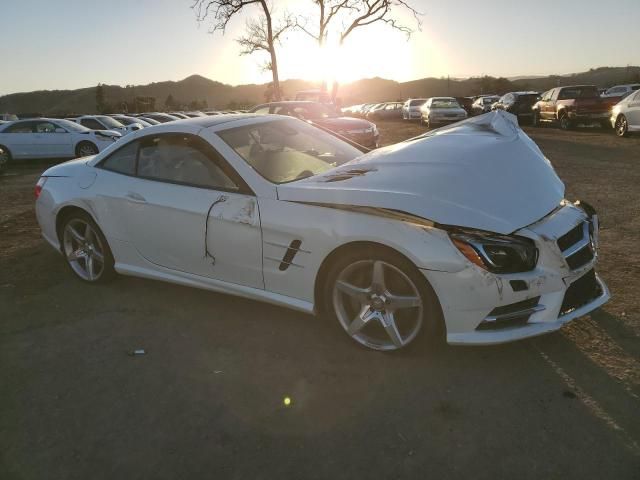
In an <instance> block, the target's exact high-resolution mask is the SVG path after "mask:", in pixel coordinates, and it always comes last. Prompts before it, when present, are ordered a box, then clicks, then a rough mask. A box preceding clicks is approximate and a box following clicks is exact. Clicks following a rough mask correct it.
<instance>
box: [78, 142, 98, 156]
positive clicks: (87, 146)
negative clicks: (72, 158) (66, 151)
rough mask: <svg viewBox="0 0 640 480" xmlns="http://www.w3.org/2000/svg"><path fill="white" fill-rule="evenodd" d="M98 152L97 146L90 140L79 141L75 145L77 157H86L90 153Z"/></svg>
mask: <svg viewBox="0 0 640 480" xmlns="http://www.w3.org/2000/svg"><path fill="white" fill-rule="evenodd" d="M97 153H98V147H96V146H95V144H93V143H91V142H87V141H85V142H80V143H79V144H78V146H77V147H76V155H77V156H78V157H88V156H90V155H96V154H97Z"/></svg>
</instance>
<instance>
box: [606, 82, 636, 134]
mask: <svg viewBox="0 0 640 480" xmlns="http://www.w3.org/2000/svg"><path fill="white" fill-rule="evenodd" d="M611 126H612V127H613V128H614V129H615V131H616V135H618V136H619V137H626V136H627V135H628V134H629V133H631V132H640V90H638V91H636V92H633V93H632V94H631V95H629V96H627V97H625V98H624V99H622V100H620V102H618V103H617V104H616V105H614V107H613V108H612V109H611Z"/></svg>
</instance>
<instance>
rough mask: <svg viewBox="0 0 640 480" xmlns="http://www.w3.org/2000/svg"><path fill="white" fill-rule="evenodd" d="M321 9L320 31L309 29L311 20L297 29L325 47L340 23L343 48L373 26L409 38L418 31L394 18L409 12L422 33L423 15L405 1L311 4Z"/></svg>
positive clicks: (341, 0)
mask: <svg viewBox="0 0 640 480" xmlns="http://www.w3.org/2000/svg"><path fill="white" fill-rule="evenodd" d="M312 1H313V3H315V4H316V5H317V6H318V10H319V12H318V23H317V27H315V28H314V29H311V28H309V27H307V25H308V24H309V20H310V18H309V17H308V16H301V17H298V19H297V21H296V26H297V27H298V28H299V29H300V30H302V31H303V32H304V33H306V34H307V35H309V36H310V37H311V38H313V39H314V40H316V41H317V42H318V45H319V46H320V47H322V46H323V45H324V44H325V42H326V41H327V36H328V33H329V29H330V27H331V26H332V25H333V24H336V23H339V24H340V26H339V27H337V28H336V30H337V31H338V32H339V37H338V38H339V44H340V45H341V46H342V45H343V44H344V41H345V40H346V39H347V37H348V36H349V35H350V34H351V33H352V32H353V31H354V30H356V29H358V28H362V27H366V26H368V25H372V24H374V23H386V24H387V25H389V26H390V27H391V28H393V29H395V30H397V31H400V32H402V33H404V34H406V35H407V37H410V36H411V34H412V33H413V32H414V31H415V30H414V28H413V27H410V26H408V25H405V24H403V23H401V22H400V21H399V20H397V19H396V18H394V16H393V14H394V13H395V12H397V11H400V10H404V11H405V12H409V13H410V14H411V16H412V17H413V18H414V20H415V22H416V28H417V29H420V27H421V21H420V16H421V15H422V14H421V13H420V12H418V11H417V10H416V9H415V8H413V7H412V6H411V5H410V4H409V3H408V2H407V1H405V0H312ZM337 88H338V84H337V82H335V81H334V82H333V92H332V97H333V100H334V101H335V98H336V94H337Z"/></svg>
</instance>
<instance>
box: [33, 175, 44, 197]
mask: <svg viewBox="0 0 640 480" xmlns="http://www.w3.org/2000/svg"><path fill="white" fill-rule="evenodd" d="M46 181H47V177H40V179H39V180H38V183H36V188H35V192H34V193H35V195H36V199H37V198H38V197H39V196H40V194H41V193H42V187H44V184H45V183H46Z"/></svg>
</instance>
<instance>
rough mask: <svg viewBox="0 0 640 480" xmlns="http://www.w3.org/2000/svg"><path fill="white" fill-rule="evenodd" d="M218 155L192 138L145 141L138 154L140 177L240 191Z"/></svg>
mask: <svg viewBox="0 0 640 480" xmlns="http://www.w3.org/2000/svg"><path fill="white" fill-rule="evenodd" d="M216 156H217V155H216V154H215V152H214V151H213V150H212V149H211V147H209V146H208V145H207V144H206V142H205V141H204V140H201V139H199V138H197V137H193V136H190V135H182V134H172V135H159V136H157V137H149V138H146V139H144V141H143V142H142V144H141V145H140V152H139V155H138V172H137V173H138V176H139V177H142V178H148V179H151V180H159V181H165V182H170V183H182V184H187V185H191V186H196V187H205V188H215V189H224V190H239V187H238V185H237V184H236V183H235V182H234V181H233V180H231V178H229V176H228V175H227V174H226V173H225V172H224V171H223V170H222V169H221V168H220V166H219V165H218V163H217V158H216Z"/></svg>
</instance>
